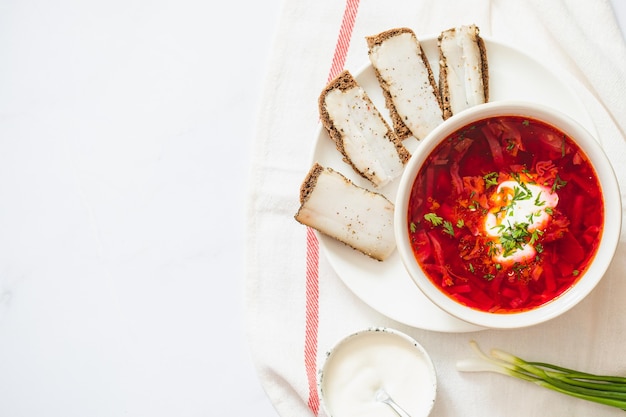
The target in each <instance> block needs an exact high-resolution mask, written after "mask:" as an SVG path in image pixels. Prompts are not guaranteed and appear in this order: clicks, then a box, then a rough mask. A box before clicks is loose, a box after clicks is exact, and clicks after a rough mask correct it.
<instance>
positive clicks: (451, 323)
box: [313, 37, 595, 332]
mask: <svg viewBox="0 0 626 417" xmlns="http://www.w3.org/2000/svg"><path fill="white" fill-rule="evenodd" d="M420 42H421V44H422V46H423V48H424V51H425V52H426V55H427V56H428V59H429V61H430V64H431V67H432V70H433V72H434V73H435V76H437V74H438V73H439V65H438V55H437V54H438V52H437V40H436V38H435V37H429V38H425V39H421V40H420ZM485 44H486V47H487V57H488V62H489V92H490V101H497V100H505V99H517V100H526V101H533V102H539V103H543V104H544V105H548V106H552V107H554V108H556V109H559V110H561V111H562V112H564V113H566V114H568V115H570V116H571V117H574V118H575V119H576V120H578V121H579V122H580V123H581V124H582V125H583V126H585V127H586V128H587V129H589V130H590V131H591V132H592V133H595V129H594V126H593V123H592V121H591V119H590V117H589V115H588V113H587V112H586V110H585V108H584V107H583V105H582V103H581V101H580V99H579V98H578V96H577V95H576V94H575V93H574V92H573V90H572V89H571V88H570V87H569V85H568V84H567V82H566V81H565V77H564V76H563V74H556V73H555V72H553V71H551V70H550V69H548V68H547V67H546V66H544V65H543V64H541V63H540V62H538V61H536V60H534V59H533V58H531V57H530V56H529V55H527V54H525V53H523V52H521V51H519V50H516V49H514V48H511V47H510V46H507V45H504V44H502V43H498V42H495V41H493V40H490V39H485ZM353 75H354V76H355V78H356V79H357V80H358V82H359V84H360V85H361V86H362V87H363V88H364V89H365V90H366V91H367V93H368V95H369V96H370V98H371V99H372V101H373V102H374V104H375V105H376V107H377V108H378V110H379V111H380V112H381V113H382V114H383V115H384V116H385V117H386V118H387V120H389V118H388V114H387V109H386V108H385V104H384V99H383V96H382V92H381V90H380V86H379V85H378V82H377V80H376V76H375V74H374V71H373V69H372V67H371V66H370V65H366V66H365V67H363V68H362V69H361V70H360V71H358V72H353ZM405 145H406V146H407V148H408V149H409V150H410V151H411V152H416V151H419V149H418V143H417V141H416V140H415V139H407V141H405ZM313 159H314V161H317V162H319V163H320V164H322V165H324V166H328V167H332V168H333V169H336V170H337V171H339V172H341V173H342V174H344V175H345V176H346V177H348V178H350V179H351V180H353V181H354V182H355V183H356V184H357V185H360V186H362V187H365V188H369V189H373V188H372V187H371V186H370V184H369V183H368V182H367V181H365V180H363V179H362V178H361V177H359V176H358V175H357V174H356V173H355V172H354V171H353V170H352V168H351V167H350V166H348V165H347V164H346V163H344V162H343V161H342V159H341V155H339V152H338V151H337V150H336V148H335V144H334V142H333V141H332V140H331V139H330V138H329V137H328V134H327V133H326V130H325V129H324V128H323V127H322V126H321V125H320V128H319V131H318V134H317V142H316V146H315V148H314V154H313ZM398 182H399V179H398V180H396V181H395V182H394V183H392V184H389V185H388V186H386V187H384V188H382V189H378V190H376V191H378V192H382V193H383V194H384V195H386V196H387V197H388V198H389V199H390V200H391V201H395V194H396V190H397V186H398ZM318 237H319V240H320V244H321V246H322V248H323V250H324V252H325V253H326V256H327V257H328V260H329V262H330V264H331V265H332V267H333V268H334V269H335V271H336V272H337V274H338V275H339V277H340V279H341V280H342V281H343V282H344V283H345V285H346V286H348V288H350V289H351V290H352V291H353V292H354V293H355V294H356V295H357V296H358V297H359V298H361V299H362V300H363V301H364V302H365V303H367V304H368V305H369V306H371V307H372V308H374V309H375V310H377V311H378V312H380V313H382V314H384V315H386V316H388V317H390V318H392V319H394V320H396V321H399V322H401V323H404V324H407V325H409V326H413V327H417V328H421V329H426V330H434V331H441V332H470V331H476V330H481V329H482V328H480V327H477V326H475V325H473V324H470V323H466V322H464V321H462V320H459V319H457V318H455V317H453V316H451V315H449V314H448V313H446V312H445V311H443V310H441V309H440V308H439V307H437V306H436V305H434V304H433V303H432V302H431V301H430V300H429V299H428V298H426V296H425V295H424V294H423V293H422V292H421V291H420V290H419V289H418V287H417V286H416V284H415V283H414V282H413V280H412V279H411V278H410V277H409V275H408V273H407V272H406V270H405V269H404V266H403V265H402V261H401V260H400V257H399V255H398V253H397V252H394V254H393V255H392V256H391V257H390V258H388V259H387V260H385V261H384V262H378V261H375V260H373V259H370V258H368V257H366V256H365V255H363V254H361V253H360V252H357V251H355V250H353V249H351V248H349V247H347V246H345V245H343V244H342V243H339V242H337V241H336V240H334V239H332V238H329V237H328V236H324V235H321V234H318Z"/></svg>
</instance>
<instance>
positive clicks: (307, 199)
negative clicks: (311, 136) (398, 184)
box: [295, 164, 396, 261]
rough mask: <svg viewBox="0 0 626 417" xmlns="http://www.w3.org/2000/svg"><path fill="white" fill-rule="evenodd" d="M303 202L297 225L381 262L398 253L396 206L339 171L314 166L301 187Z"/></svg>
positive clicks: (297, 215) (301, 200) (317, 165)
mask: <svg viewBox="0 0 626 417" xmlns="http://www.w3.org/2000/svg"><path fill="white" fill-rule="evenodd" d="M300 202H301V205H300V209H299V210H298V213H297V214H296V216H295V218H296V220H297V221H298V222H300V223H302V224H304V225H307V226H310V227H312V228H314V229H316V230H318V231H319V232H321V233H324V234H326V235H328V236H330V237H333V238H335V239H337V240H339V241H340V242H343V243H345V244H346V245H348V246H351V247H352V248H354V249H357V250H359V251H361V252H362V253H364V254H366V255H368V256H370V257H372V258H374V259H377V260H379V261H382V260H385V259H386V258H387V257H389V255H391V253H392V252H393V251H394V250H395V247H396V243H395V238H394V231H393V210H394V206H393V204H392V203H391V202H390V201H389V200H388V199H387V198H386V197H385V196H383V195H382V194H378V193H374V192H372V191H369V190H366V189H364V188H361V187H359V186H357V185H355V184H354V183H352V182H351V181H350V180H349V179H347V178H346V177H344V176H343V175H342V174H341V173H339V172H338V171H335V170H333V169H331V168H324V167H322V166H321V165H319V164H315V165H314V166H313V168H311V170H310V171H309V174H308V175H307V178H306V179H305V181H304V183H303V184H302V188H301V192H300Z"/></svg>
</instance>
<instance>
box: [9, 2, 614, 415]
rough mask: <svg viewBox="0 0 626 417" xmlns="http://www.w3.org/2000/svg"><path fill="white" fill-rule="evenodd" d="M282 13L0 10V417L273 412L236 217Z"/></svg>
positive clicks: (194, 8)
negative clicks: (251, 348)
mask: <svg viewBox="0 0 626 417" xmlns="http://www.w3.org/2000/svg"><path fill="white" fill-rule="evenodd" d="M613 3H614V5H615V8H616V11H617V13H618V16H619V19H620V21H621V23H622V27H626V26H625V25H626V2H623V1H622V0H613ZM279 11H280V1H279V0H269V1H264V2H255V1H252V0H245V1H244V2H236V3H235V2H220V3H219V5H218V4H217V3H216V2H213V3H211V2H205V1H199V0H178V1H173V0H155V1H147V0H134V1H122V0H108V1H104V0H94V1H90V2H79V1H72V0H58V1H56V2H46V1H41V0H39V1H37V0H33V1H18V0H5V1H3V2H0V57H2V64H0V196H1V201H2V203H1V204H0V416H7V417H14V416H15V417H17V416H23V417H35V416H48V417H57V416H63V417H73V416H81V417H82V416H90V417H96V416H122V415H123V416H148V415H150V416H152V417H159V416H173V415H176V416H179V417H180V416H213V415H231V416H243V415H254V416H256V417H270V416H275V415H276V412H275V411H274V409H273V407H272V405H271V404H270V403H269V400H268V399H267V398H266V396H265V394H264V393H263V390H262V389H261V387H260V385H259V383H258V380H257V377H256V374H255V372H254V369H253V366H252V364H251V361H250V358H249V353H248V346H247V341H246V337H245V329H244V325H243V314H244V313H243V312H244V307H245V306H244V305H243V286H244V257H243V252H242V250H243V243H244V239H245V230H243V223H244V222H243V220H242V219H243V217H244V215H245V211H244V203H245V191H246V184H247V176H248V172H247V170H246V160H247V158H248V156H249V153H250V150H249V147H250V146H251V145H252V142H253V139H254V119H255V115H256V112H257V106H258V103H259V99H260V94H261V88H262V83H263V79H264V71H265V67H266V65H267V62H268V58H269V53H270V51H271V40H272V36H273V33H274V28H275V24H276V22H277V19H278V15H279ZM233 29H236V31H234V32H233Z"/></svg>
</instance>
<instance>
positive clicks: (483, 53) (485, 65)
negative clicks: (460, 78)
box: [476, 33, 489, 103]
mask: <svg viewBox="0 0 626 417" xmlns="http://www.w3.org/2000/svg"><path fill="white" fill-rule="evenodd" d="M476 37H477V41H478V49H479V50H480V62H481V63H482V67H481V73H482V76H483V89H484V91H485V103H487V102H489V62H488V59H487V47H486V46H485V40H484V39H483V38H481V37H480V35H479V34H478V33H477V34H476Z"/></svg>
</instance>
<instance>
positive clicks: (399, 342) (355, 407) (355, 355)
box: [318, 328, 437, 417]
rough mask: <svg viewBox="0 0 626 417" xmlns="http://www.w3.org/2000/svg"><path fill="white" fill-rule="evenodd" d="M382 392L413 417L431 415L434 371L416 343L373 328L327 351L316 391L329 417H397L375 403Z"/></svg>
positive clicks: (341, 341) (433, 397)
mask: <svg viewBox="0 0 626 417" xmlns="http://www.w3.org/2000/svg"><path fill="white" fill-rule="evenodd" d="M379 388H383V389H385V390H386V391H387V392H388V394H389V395H390V396H391V397H392V398H393V399H394V401H395V402H396V403H398V405H399V406H401V407H402V408H403V409H404V410H405V411H406V412H408V413H409V415H411V416H412V417H426V416H428V415H429V414H430V411H431V410H432V407H433V405H434V402H435V397H436V392H437V377H436V374H435V368H434V366H433V363H432V361H431V360H430V357H429V356H428V353H426V351H425V350H424V348H423V347H422V346H421V345H420V344H419V343H417V342H416V341H415V340H414V339H413V338H411V337H410V336H408V335H406V334H404V333H402V332H400V331H398V330H394V329H390V328H370V329H366V330H363V331H359V332H356V333H353V334H350V335H349V336H347V337H344V338H343V339H341V340H340V341H339V342H338V343H337V344H336V345H335V346H334V347H333V348H332V349H331V350H330V351H329V352H328V354H327V357H326V360H325V362H324V364H323V368H322V369H321V370H320V372H319V378H318V390H319V393H320V398H321V404H322V407H323V408H324V410H325V411H326V414H327V415H328V416H329V417H357V416H358V417H370V416H371V417H380V416H387V415H388V416H392V415H395V414H394V412H393V411H392V410H391V408H389V406H388V405H386V404H383V403H381V402H379V401H377V400H376V392H377V390H378V389H379Z"/></svg>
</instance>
